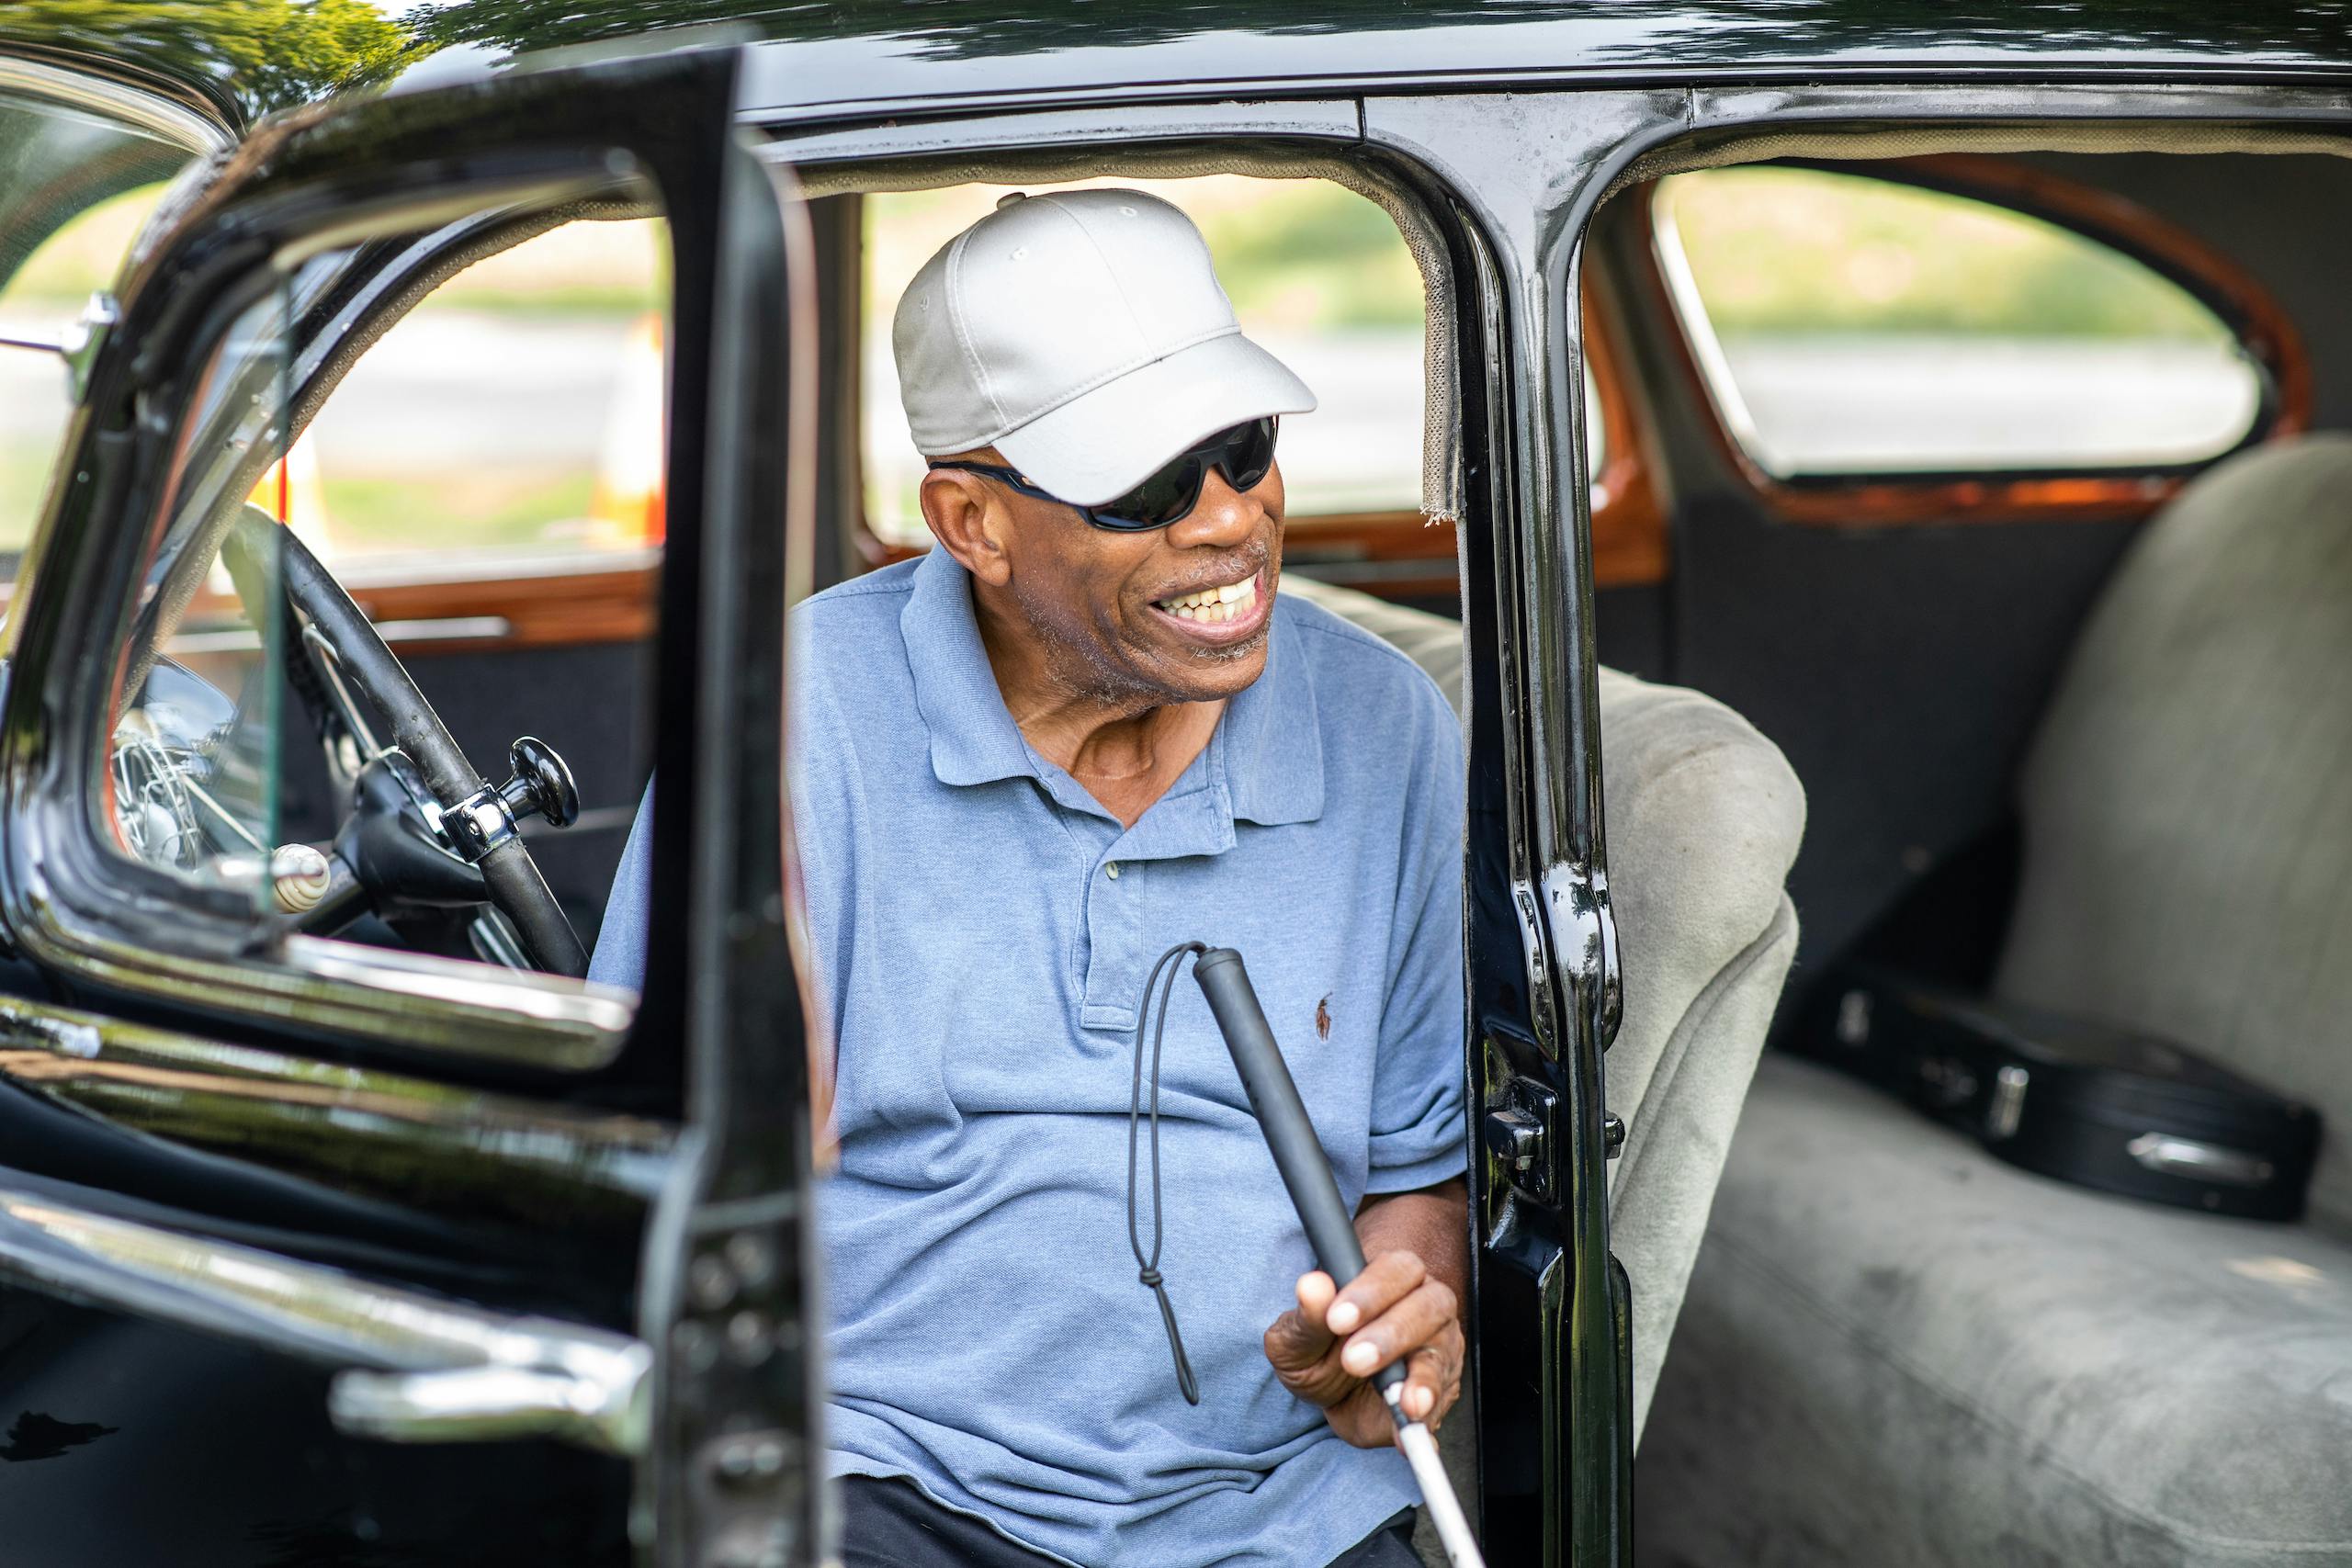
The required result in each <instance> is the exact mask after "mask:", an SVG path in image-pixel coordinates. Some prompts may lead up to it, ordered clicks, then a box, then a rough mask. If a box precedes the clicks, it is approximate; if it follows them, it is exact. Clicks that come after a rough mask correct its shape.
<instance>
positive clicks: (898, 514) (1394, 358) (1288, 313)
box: [860, 175, 1422, 548]
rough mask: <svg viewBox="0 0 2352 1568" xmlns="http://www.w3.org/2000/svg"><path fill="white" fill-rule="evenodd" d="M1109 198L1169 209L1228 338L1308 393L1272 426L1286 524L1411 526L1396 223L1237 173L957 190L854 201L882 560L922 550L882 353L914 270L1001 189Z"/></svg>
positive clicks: (1416, 385) (1418, 390) (869, 469)
mask: <svg viewBox="0 0 2352 1568" xmlns="http://www.w3.org/2000/svg"><path fill="white" fill-rule="evenodd" d="M1089 186H1128V187H1132V188H1135V189H1138V190H1146V191H1149V192H1151V193H1152V194H1154V195H1156V196H1159V197H1164V198H1166V199H1167V200H1169V201H1170V202H1172V203H1174V204H1175V205H1176V206H1177V207H1179V208H1181V209H1183V210H1184V212H1185V213H1186V214H1188V215H1189V216H1190V217H1191V218H1192V220H1193V222H1195V223H1196V224H1198V225H1199V226H1200V229H1201V232H1202V234H1203V235H1204V237H1205V238H1206V239H1207V241H1208V245H1209V253H1210V254H1211V256H1212V257H1213V258H1214V259H1215V261H1216V270H1217V276H1218V278H1219V279H1220V280H1221V281H1222V282H1223V283H1224V285H1225V288H1226V292H1227V295H1228V296H1229V297H1230V298H1231V299H1232V300H1233V305H1234V310H1235V313H1236V314H1237V315H1238V316H1239V317H1240V320H1241V326H1242V330H1243V331H1244V332H1246V333H1249V334H1250V336H1251V337H1252V338H1255V339H1256V340H1258V341H1259V342H1260V343H1262V344H1265V346H1266V347H1267V348H1269V349H1271V350H1272V352H1273V353H1274V354H1275V355H1277V356H1278V357H1280V358H1281V359H1282V360H1283V362H1284V363H1285V364H1287V365H1289V366H1290V367H1292V368H1293V369H1295V370H1296V371H1297V372H1298V374H1299V376H1300V378H1302V379H1304V380H1305V381H1306V384H1307V386H1309V387H1310V388H1312V389H1314V391H1315V395H1316V398H1317V409H1316V411H1315V412H1314V413H1312V414H1306V415H1301V416H1299V417H1297V418H1295V419H1290V420H1285V421H1284V422H1283V431H1282V468H1283V486H1284V490H1285V492H1286V495H1287V507H1288V515H1289V521H1290V523H1291V525H1294V526H1299V525H1306V526H1311V525H1313V523H1314V521H1315V519H1316V518H1317V517H1318V516H1325V517H1329V516H1334V515H1346V514H1355V513H1389V512H1412V511H1415V510H1417V509H1418V508H1419V505H1420V502H1421V423H1422V380H1421V279H1420V273H1419V270H1418V268H1417V267H1416V266H1415V265H1414V262H1413V258H1412V254H1411V253H1410V252H1409V251H1408V250H1407V248H1406V245H1405V241H1404V237H1403V236H1402V235H1401V234H1399V233H1398V232H1397V225H1396V223H1395V221H1394V220H1391V219H1390V218H1389V217H1388V215H1387V214H1386V213H1385V212H1383V211H1382V210H1381V209H1379V207H1378V206H1376V205H1375V204H1374V203H1373V202H1372V201H1370V200H1369V199H1367V198H1366V197H1362V196H1358V195H1357V194H1356V193H1354V192H1353V191H1351V190H1348V189H1346V188H1344V187H1343V186H1337V185H1333V184H1331V183H1330V182H1329V181H1325V180H1312V179H1297V180H1269V179H1256V178H1250V177H1248V176H1245V175H1214V176H1209V177H1206V178H1201V179H1185V180H1144V179H1128V178H1115V179H1102V180H1092V181H1080V182H1075V183H1073V184H1069V185H1057V186H1046V185H1033V186H1017V187H1016V186H998V185H969V186H953V187H950V188H947V189H943V190H928V191H911V192H901V193H892V194H884V195H873V196H868V197H865V279H864V296H863V298H864V328H863V353H862V356H861V357H862V374H863V377H864V381H865V394H864V401H863V406H862V408H861V411H860V418H861V423H862V425H863V437H864V457H865V520H866V525H867V527H868V528H869V529H870V530H871V531H872V533H873V534H874V536H875V537H876V539H877V540H879V541H880V542H881V543H882V544H884V545H885V546H888V547H898V548H909V547H912V548H922V547H924V546H926V545H928V544H929V542H930V539H931V536H930V533H929V531H928V530H927V529H926V528H925V527H924V525H923V521H922V512H921V510H920V508H919V507H918V505H917V503H916V500H915V496H916V491H917V489H918V487H919V486H920V485H921V483H922V472H923V463H922V457H921V456H920V455H919V454H918V453H917V452H916V451H915V449H914V446H913V445H912V444H911V443H910V441H909V439H908V437H907V422H906V415H905V413H904V412H902V410H901V408H900V405H899V381H898V373H897V367H896V366H895V364H894V363H893V361H892V358H891V353H890V319H891V315H892V312H893V311H895V310H897V308H898V303H899V295H900V293H902V292H903V291H904V290H905V288H906V286H907V284H908V283H909V281H910V280H911V279H912V278H913V276H914V275H915V272H916V271H917V269H918V268H920V267H921V266H922V264H923V263H924V262H925V261H927V260H928V259H930V257H931V255H932V254H933V252H934V251H936V250H937V249H938V248H939V247H940V246H941V245H943V244H944V243H947V242H948V241H949V240H950V239H952V238H954V237H955V235H956V233H957V232H958V231H961V230H963V229H964V228H966V227H967V226H968V225H969V224H971V223H974V222H976V221H978V220H979V219H980V218H982V217H985V216H986V215H987V214H988V213H989V211H990V210H991V209H994V207H995V206H996V204H997V202H998V201H999V200H1000V199H1001V198H1002V197H1004V196H1006V195H1007V194H1008V193H1010V192H1011V191H1012V190H1014V189H1016V188H1017V189H1021V190H1025V191H1029V192H1031V193H1032V194H1035V192H1037V191H1041V190H1048V189H1053V190H1081V189H1085V188H1088V187H1089Z"/></svg>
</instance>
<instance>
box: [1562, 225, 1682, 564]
mask: <svg viewBox="0 0 2352 1568" xmlns="http://www.w3.org/2000/svg"><path fill="white" fill-rule="evenodd" d="M1586 265H1587V271H1588V276H1587V278H1586V281H1585V285H1584V288H1583V295H1584V298H1583V299H1582V300H1581V301H1580V302H1579V303H1580V305H1581V315H1582V317H1583V321H1584V351H1585V355H1586V357H1587V359H1588V360H1589V362H1590V364H1591V366H1592V383H1593V388H1594V389H1595V390H1596V391H1597V392H1598V393H1599V394H1600V396H1599V398H1598V401H1599V402H1600V440H1601V448H1602V450H1603V451H1604V452H1605V453H1606V454H1607V455H1608V456H1607V460H1606V461H1605V462H1603V463H1602V464H1601V466H1600V472H1599V473H1597V474H1595V475H1593V476H1592V484H1591V491H1590V495H1591V506H1592V581H1593V586H1595V587H1596V588H1632V587H1641V586H1645V585H1647V584H1651V583H1657V582H1664V581H1666V576H1667V571H1668V564H1669V559H1670V556H1671V551H1670V547H1669V546H1668V535H1667V527H1666V507H1665V504H1664V502H1663V501H1662V499H1661V498H1660V496H1659V493H1658V485H1657V474H1656V472H1655V471H1654V470H1653V468H1652V467H1651V458H1650V455H1649V450H1648V447H1647V444H1646V443H1645V442H1644V441H1643V440H1642V439H1641V435H1642V432H1641V427H1640V422H1639V421H1638V420H1636V419H1635V418H1634V410H1633V398H1632V394H1631V392H1630V390H1629V389H1628V386H1627V383H1626V380H1625V370H1624V366H1625V358H1624V355H1623V354H1622V353H1621V352H1620V351H1619V349H1618V347H1617V341H1616V337H1615V335H1614V330H1613V329H1612V328H1611V325H1610V323H1609V313H1608V312H1607V311H1606V310H1594V309H1593V303H1594V300H1595V298H1596V295H1595V289H1596V287H1597V286H1598V280H1597V279H1595V278H1594V277H1592V276H1589V274H1590V272H1591V271H1592V270H1593V269H1594V268H1595V267H1596V266H1597V265H1599V262H1598V258H1597V257H1588V260H1587V264H1586Z"/></svg>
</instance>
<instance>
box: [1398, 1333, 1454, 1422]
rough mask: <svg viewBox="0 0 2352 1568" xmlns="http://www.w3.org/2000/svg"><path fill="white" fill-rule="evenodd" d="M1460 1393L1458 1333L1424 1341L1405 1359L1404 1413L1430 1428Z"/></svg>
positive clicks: (1438, 1420)
mask: <svg viewBox="0 0 2352 1568" xmlns="http://www.w3.org/2000/svg"><path fill="white" fill-rule="evenodd" d="M1461 1396H1462V1347H1461V1338H1460V1335H1459V1334H1458V1333H1455V1334H1450V1335H1447V1336H1445V1337H1443V1338H1442V1339H1441V1340H1440V1342H1439V1343H1437V1344H1434V1345H1424V1346H1422V1347H1421V1348H1419V1349H1418V1350H1416V1351H1414V1352H1413V1354H1412V1357H1411V1359H1408V1360H1407V1361H1406V1363H1405V1414H1406V1415H1407V1416H1410V1417H1411V1418H1412V1419H1414V1420H1416V1421H1425V1422H1427V1423H1428V1424H1429V1426H1430V1429H1431V1430H1435V1429H1436V1427H1437V1426H1438V1424H1439V1423H1440V1422H1442V1421H1443V1420H1444V1419H1445V1413H1446V1412H1447V1411H1449V1410H1451V1409H1453V1402H1454V1401H1455V1400H1456V1399H1459V1398H1460V1397H1461Z"/></svg>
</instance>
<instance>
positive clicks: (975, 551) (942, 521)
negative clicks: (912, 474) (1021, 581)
mask: <svg viewBox="0 0 2352 1568" xmlns="http://www.w3.org/2000/svg"><path fill="white" fill-rule="evenodd" d="M921 500H922V520H923V521H924V522H925V523H927V524H929V525H931V533H932V536H933V538H935V539H937V540H938V541H939V546H940V548H942V549H944V550H945V551H946V552H947V553H948V554H949V555H951V556H954V557H955V558H956V563H957V564H958V565H960V566H962V567H963V569H964V570H966V571H968V572H970V573H971V574H972V576H973V578H974V579H975V580H976V581H980V582H985V583H987V584H988V585H989V587H991V588H1001V587H1003V586H1004V585H1005V584H1006V583H1007V582H1010V581H1012V561H1011V560H1010V559H1008V558H1006V556H1005V543H1006V539H1005V535H1006V525H1008V524H1009V523H1010V522H1011V521H1012V520H1011V519H1010V518H1009V517H1008V516H1007V515H1006V514H1005V509H1004V507H1003V506H1001V504H999V503H998V501H997V497H996V495H995V493H994V492H993V491H990V490H989V485H988V482H987V481H986V480H984V479H981V478H980V476H979V475H978V474H967V473H964V472H962V471H961V470H959V469H955V468H933V469H931V470H930V471H929V472H927V473H925V474H924V475H923V477H922V491H921Z"/></svg>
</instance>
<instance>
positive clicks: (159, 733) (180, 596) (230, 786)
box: [101, 286, 307, 911]
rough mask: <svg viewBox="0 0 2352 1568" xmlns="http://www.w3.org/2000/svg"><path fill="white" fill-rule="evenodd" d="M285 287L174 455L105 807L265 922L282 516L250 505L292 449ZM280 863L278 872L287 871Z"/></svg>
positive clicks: (121, 824) (149, 855)
mask: <svg viewBox="0 0 2352 1568" xmlns="http://www.w3.org/2000/svg"><path fill="white" fill-rule="evenodd" d="M288 313H289V289H288V288H287V287H284V286H281V287H279V288H274V289H272V290H271V291H270V293H269V294H268V295H267V297H266V298H265V299H262V300H260V301H258V302H257V303H255V304H254V305H252V306H251V307H249V308H248V309H247V310H244V311H243V313H242V314H241V315H240V316H239V317H238V318H237V320H236V321H235V323H234V324H233V325H232V327H231V328H230V330H229V332H228V333H227V335H226V336H225V337H224V338H223V339H222V341H221V343H220V346H219V348H218V349H217V350H216V351H215V352H214V354H213V355H212V359H211V362H210V363H209V366H208V367H206V371H205V375H204V378H203V380H202V381H201V382H200V383H199V386H198V393H197V397H196V401H195V405H194V407H193V409H192V410H191V412H190V414H189V417H188V421H187V424H186V426H185V427H184V429H183V434H182V439H181V441H180V442H179V444H178V446H177V449H176V450H175V453H174V455H173V457H174V461H173V471H172V477H171V481H170V486H169V491H168V500H167V501H166V502H165V510H164V520H163V523H162V525H161V527H160V528H159V530H158V533H157V537H156V547H155V549H154V553H153V555H152V556H151V557H150V558H149V559H148V562H147V568H146V572H145V575H144V577H143V579H142V581H141V587H140V592H139V597H138V600H137V603H136V605H135V607H134V611H133V621H132V626H133V629H132V633H131V638H130V656H129V658H128V660H126V661H125V671H126V673H125V675H124V679H123V683H122V687H121V692H120V698H119V702H118V704H117V705H116V707H115V711H114V723H113V735H112V740H111V743H110V746H109V750H108V754H107V770H106V772H105V773H104V774H103V775H102V781H103V782H102V784H101V789H102V792H103V800H102V806H103V808H104V809H103V812H102V815H103V817H104V818H105V819H106V823H107V826H108V827H109V828H111V829H112V830H113V833H114V836H115V838H116V840H117V841H118V842H119V844H120V845H121V847H122V848H124V849H125V850H127V851H128V852H130V853H131V854H133V855H135V856H136V857H138V858H139V859H140V860H141V861H144V862H146V863H148V864H150V865H153V866H155V867H158V868H160V869H162V870H164V871H167V872H170V873H172V874H175V875H177V876H179V877H181V878H182V879H184V880H186V881H188V882H190V883H193V884H195V885H198V886H206V887H217V888H226V889H229V890H232V892H234V893H236V894H238V895H239V896H241V897H243V898H245V899H246V900H248V901H249V902H250V903H251V904H252V906H253V907H254V909H255V910H256V911H265V910H266V909H267V908H269V907H270V900H271V891H272V887H273V879H274V877H275V875H276V874H277V872H278V871H280V870H284V871H285V872H286V873H287V874H300V872H301V871H302V870H304V869H307V867H306V866H305V865H303V864H299V863H298V862H300V861H301V858H302V857H300V855H299V853H297V852H295V847H294V846H286V848H287V856H285V857H281V856H280V855H279V849H280V840H279V836H278V833H279V820H278V788H277V785H278V761H279V758H278V705H279V700H280V697H281V695H282V693H283V691H284V681H283V675H282V671H283V665H282V662H281V660H280V657H279V655H280V647H279V643H280V633H281V631H282V630H283V627H284V621H283V618H282V617H281V616H280V615H279V614H278V613H277V610H278V604H279V598H278V594H279V587H280V584H279V575H278V573H279V567H280V558H279V550H278V534H279V528H278V525H277V521H276V520H275V519H274V518H273V517H272V516H271V515H270V514H269V513H267V512H266V511H264V510H263V509H262V508H261V507H258V506H256V505H254V504H252V503H251V502H247V501H245V500H243V497H244V496H245V494H246V493H247V492H248V491H250V490H251V489H252V488H253V485H254V479H255V477H256V476H257V475H258V474H259V473H261V472H262V471H263V470H265V469H266V468H268V467H269V466H271V465H272V464H274V463H275V462H276V461H277V458H278V457H279V456H280V455H281V454H282V452H283V449H284V439H285V424H284V420H283V418H282V415H283V413H284V411H285V407H286V402H287V395H286V386H285V378H286V370H287V349H288V345H287V340H286V332H285V323H286V321H287V320H288ZM281 858H284V859H285V861H286V863H285V864H284V865H283V866H282V867H281V866H280V865H279V864H278V862H279V860H280V859H281Z"/></svg>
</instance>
